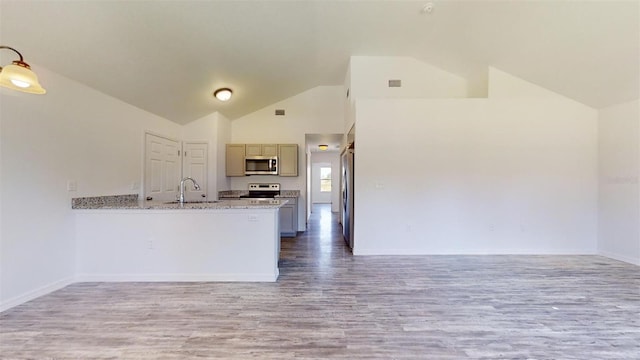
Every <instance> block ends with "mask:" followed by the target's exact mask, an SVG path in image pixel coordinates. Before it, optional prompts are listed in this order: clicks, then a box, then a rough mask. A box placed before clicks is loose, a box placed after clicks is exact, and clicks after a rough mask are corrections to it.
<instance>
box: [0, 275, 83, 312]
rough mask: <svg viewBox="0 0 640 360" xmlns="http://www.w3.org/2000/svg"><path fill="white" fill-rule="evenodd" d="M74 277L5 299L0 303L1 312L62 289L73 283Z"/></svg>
mask: <svg viewBox="0 0 640 360" xmlns="http://www.w3.org/2000/svg"><path fill="white" fill-rule="evenodd" d="M73 280H74V279H73V277H69V278H65V279H62V280H58V281H56V282H53V283H51V284H48V285H45V286H42V287H39V288H37V289H35V290H32V291H29V292H27V293H25V294H22V295H18V296H16V297H13V298H11V299H8V300H6V301H3V302H1V303H0V312H3V311H6V310H9V309H11V308H13V307H16V306H18V305H20V304H24V303H26V302H27V301H31V300H33V299H35V298H39V297H40V296H43V295H47V294H49V293H52V292H54V291H56V290H60V289H62V288H63V287H65V286H68V285H71V284H73V282H74V281H73Z"/></svg>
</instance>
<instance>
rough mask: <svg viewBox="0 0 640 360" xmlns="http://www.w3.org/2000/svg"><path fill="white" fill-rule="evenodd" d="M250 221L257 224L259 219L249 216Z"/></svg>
mask: <svg viewBox="0 0 640 360" xmlns="http://www.w3.org/2000/svg"><path fill="white" fill-rule="evenodd" d="M249 221H251V222H257V221H258V217H257V216H255V215H249Z"/></svg>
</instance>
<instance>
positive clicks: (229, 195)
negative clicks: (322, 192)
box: [218, 190, 300, 199]
mask: <svg viewBox="0 0 640 360" xmlns="http://www.w3.org/2000/svg"><path fill="white" fill-rule="evenodd" d="M246 195H249V190H225V191H218V199H239V198H240V197H241V196H246ZM274 197H275V198H297V197H300V190H280V195H276V196H274Z"/></svg>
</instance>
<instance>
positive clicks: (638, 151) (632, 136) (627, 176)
mask: <svg viewBox="0 0 640 360" xmlns="http://www.w3.org/2000/svg"><path fill="white" fill-rule="evenodd" d="M598 126H599V175H600V181H599V221H598V224H599V226H598V252H599V253H600V254H601V255H604V256H607V257H610V258H613V259H617V260H622V261H626V262H629V263H632V264H636V265H640V187H639V185H638V177H639V175H640V100H635V101H632V102H628V103H624V104H619V105H615V106H610V107H608V108H605V109H601V110H600V112H599V119H598Z"/></svg>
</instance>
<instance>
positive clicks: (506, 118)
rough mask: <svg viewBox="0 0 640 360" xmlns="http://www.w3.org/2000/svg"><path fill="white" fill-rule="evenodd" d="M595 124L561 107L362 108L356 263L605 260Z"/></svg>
mask: <svg viewBox="0 0 640 360" xmlns="http://www.w3.org/2000/svg"><path fill="white" fill-rule="evenodd" d="M390 119H393V121H390ZM596 120H597V113H596V111H595V110H593V109H590V108H588V107H586V106H580V105H576V104H574V103H572V102H562V101H558V100H557V99H495V100H491V99H460V100H455V99H451V100H409V99H407V100H391V99H387V100H376V99H358V100H357V102H356V128H357V132H358V142H357V146H356V152H355V248H354V253H355V254H453V253H455V254H484V253H514V254H515V253H517V254H527V253H529V254H531V253H535V254H593V253H595V252H596V234H597V225H596V224H597V165H596V163H597V129H596V126H597V123H596ZM381 144H384V146H381ZM380 164H385V165H384V166H383V167H381V166H380Z"/></svg>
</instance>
